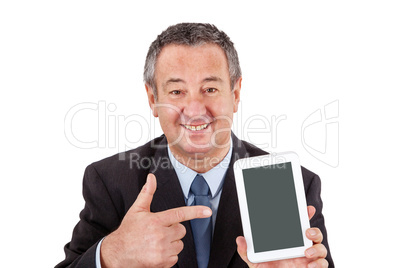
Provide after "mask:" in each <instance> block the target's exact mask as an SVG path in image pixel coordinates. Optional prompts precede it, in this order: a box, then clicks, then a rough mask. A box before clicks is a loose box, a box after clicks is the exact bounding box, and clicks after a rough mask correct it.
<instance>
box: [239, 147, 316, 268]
mask: <svg viewBox="0 0 402 268" xmlns="http://www.w3.org/2000/svg"><path fill="white" fill-rule="evenodd" d="M286 162H291V163H292V172H293V180H294V185H295V190H296V198H297V204H298V208H299V218H300V223H301V228H302V232H303V243H304V246H301V247H295V248H287V249H280V250H272V251H265V252H258V253H257V252H255V251H254V243H253V237H252V233H251V225H250V218H249V211H248V205H247V198H246V191H245V187H244V180H243V169H247V168H255V167H262V166H267V165H275V164H280V163H286ZM233 168H234V174H235V180H236V188H237V194H238V199H239V207H240V215H241V220H242V225H243V232H244V237H245V239H246V242H247V257H248V259H249V260H250V261H251V262H253V263H259V262H267V261H275V260H281V259H291V258H297V257H304V256H305V255H304V251H305V250H306V249H307V248H309V247H311V246H312V241H311V240H309V239H307V237H306V230H307V229H308V228H310V222H309V218H308V213H307V203H306V196H305V192H304V183H303V177H302V174H301V167H300V162H299V157H298V156H297V154H296V153H294V152H284V153H276V154H269V155H263V156H256V157H250V158H243V159H239V160H237V161H236V162H235V164H234V166H233Z"/></svg>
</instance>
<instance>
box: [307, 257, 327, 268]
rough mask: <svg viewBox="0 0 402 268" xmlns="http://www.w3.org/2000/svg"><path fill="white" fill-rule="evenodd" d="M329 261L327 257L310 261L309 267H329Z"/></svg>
mask: <svg viewBox="0 0 402 268" xmlns="http://www.w3.org/2000/svg"><path fill="white" fill-rule="evenodd" d="M328 265H329V264H328V261H327V260H326V259H318V260H315V261H313V262H310V263H309V264H308V265H307V267H308V268H327V267H328Z"/></svg>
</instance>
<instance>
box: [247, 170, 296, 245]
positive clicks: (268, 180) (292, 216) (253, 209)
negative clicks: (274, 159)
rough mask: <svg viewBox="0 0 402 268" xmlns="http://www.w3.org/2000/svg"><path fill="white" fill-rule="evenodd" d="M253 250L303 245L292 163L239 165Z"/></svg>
mask: <svg viewBox="0 0 402 268" xmlns="http://www.w3.org/2000/svg"><path fill="white" fill-rule="evenodd" d="M243 178H244V185H245V189H246V196H247V204H248V210H249V217H250V224H251V232H252V236H253V242H254V251H255V252H263V251H270V250H278V249H284V248H293V247H300V246H304V243H303V234H302V230H301V224H300V218H299V208H298V206H297V198H296V190H295V185H294V181H293V172H292V163H290V162H287V163H281V164H276V165H269V166H264V167H258V168H249V169H243Z"/></svg>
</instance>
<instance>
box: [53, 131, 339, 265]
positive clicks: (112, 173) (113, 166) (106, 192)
mask: <svg viewBox="0 0 402 268" xmlns="http://www.w3.org/2000/svg"><path fill="white" fill-rule="evenodd" d="M232 141H233V153H232V159H231V162H230V166H229V169H228V171H227V174H226V177H225V180H224V184H223V188H222V195H221V199H220V203H219V208H218V214H217V218H216V223H215V231H214V237H213V242H212V246H211V255H210V261H209V267H212V268H215V267H216V268H221V267H247V266H246V264H245V263H244V262H243V261H242V259H241V258H240V256H239V255H238V254H237V246H236V237H237V236H239V235H243V230H242V225H241V220H240V211H239V204H238V201H237V193H236V185H235V180H234V175H233V163H234V162H235V161H236V160H237V159H240V158H245V157H250V156H258V155H263V154H267V153H266V152H265V151H263V150H261V149H259V148H257V147H255V146H253V145H251V144H249V143H247V142H244V141H241V140H239V139H237V138H236V136H235V135H232ZM166 145H167V141H166V138H165V136H164V135H162V136H161V137H159V138H156V139H155V140H152V141H151V142H149V143H147V144H145V145H143V146H141V147H139V148H136V149H134V150H131V151H127V152H125V153H120V154H117V155H114V156H112V157H109V158H106V159H103V160H101V161H99V162H95V163H93V164H91V165H89V166H88V167H87V168H86V170H85V175H84V180H83V196H84V199H85V207H84V209H83V210H82V211H81V213H80V221H79V222H78V224H77V225H76V227H75V228H74V231H73V236H72V239H71V242H70V243H68V244H66V246H65V247H64V251H65V253H66V259H65V260H64V261H62V262H61V263H59V264H58V265H57V266H56V268H60V267H85V268H88V267H95V251H96V246H97V244H98V242H99V241H100V240H101V239H102V238H103V237H104V236H107V235H108V234H109V233H111V232H113V231H114V230H115V229H117V228H118V227H119V225H120V223H121V221H122V219H123V217H124V215H125V214H126V212H127V211H128V209H129V208H130V207H131V205H132V204H133V203H134V201H135V199H136V197H137V195H138V194H139V192H140V191H141V188H142V186H143V185H144V184H145V181H146V177H147V175H148V173H150V172H151V173H153V174H155V176H156V179H157V189H156V192H155V195H154V198H153V201H152V204H151V211H153V212H158V211H163V210H167V209H171V208H175V207H181V206H185V203H184V198H183V192H182V189H181V186H180V183H179V180H178V178H177V176H176V173H175V171H174V169H173V167H172V166H171V163H170V161H169V157H168V154H167V148H166ZM302 174H303V180H304V187H305V192H306V198H307V204H308V205H312V206H314V207H315V208H316V214H315V216H314V217H313V218H312V220H311V221H310V223H311V226H312V227H313V226H315V227H318V228H320V230H321V232H322V233H323V235H324V241H323V244H324V245H325V246H326V247H327V249H328V257H327V260H328V262H329V263H330V267H334V266H333V262H332V258H331V254H330V252H329V247H328V242H327V232H326V229H325V225H324V217H323V215H322V201H321V198H320V190H321V182H320V179H319V177H318V176H317V175H316V174H314V173H312V172H310V171H308V170H307V169H305V168H302ZM183 225H184V226H185V227H186V229H187V234H186V236H185V237H184V238H183V242H184V249H183V251H182V252H181V253H180V254H179V261H178V263H177V264H176V265H175V266H174V267H181V268H183V267H186V268H187V267H189V268H193V267H197V262H196V254H195V249H194V242H193V235H192V232H191V225H190V222H188V221H187V222H183Z"/></svg>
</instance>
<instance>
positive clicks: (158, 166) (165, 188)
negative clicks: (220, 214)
mask: <svg viewBox="0 0 402 268" xmlns="http://www.w3.org/2000/svg"><path fill="white" fill-rule="evenodd" d="M163 145H164V146H163ZM166 146H167V142H166V138H164V139H163V140H162V142H161V144H160V145H159V148H158V149H157V150H156V152H155V156H154V161H153V162H152V166H151V169H150V172H151V173H153V174H154V175H155V177H156V180H157V189H156V192H155V194H154V198H153V200H152V203H151V211H153V212H158V211H164V210H168V209H171V208H176V207H183V206H186V204H185V201H184V196H183V191H182V189H181V186H180V182H179V179H178V178H177V175H176V172H175V171H174V168H173V166H172V164H171V162H170V160H169V156H168V153H167V147H166ZM182 224H183V225H184V227H186V231H187V233H186V235H185V237H184V238H183V239H182V241H183V243H184V249H183V250H182V252H181V253H180V254H179V261H178V263H177V265H178V266H179V267H197V260H196V254H195V248H194V241H193V234H192V231H191V225H190V222H189V221H186V222H182Z"/></svg>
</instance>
